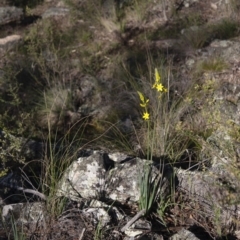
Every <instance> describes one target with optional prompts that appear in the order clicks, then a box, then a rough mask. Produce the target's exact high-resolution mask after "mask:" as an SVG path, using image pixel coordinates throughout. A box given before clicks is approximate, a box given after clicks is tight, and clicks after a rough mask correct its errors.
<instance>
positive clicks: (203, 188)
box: [176, 159, 240, 235]
mask: <svg viewBox="0 0 240 240" xmlns="http://www.w3.org/2000/svg"><path fill="white" fill-rule="evenodd" d="M219 161H221V159H219ZM229 175H230V173H229V172H227V167H226V166H222V172H221V173H220V172H218V173H216V172H213V171H211V170H209V171H205V172H193V171H187V170H182V169H178V170H176V176H177V178H178V180H179V188H180V189H182V190H183V191H184V192H185V193H186V196H189V199H191V200H192V201H194V202H196V203H198V204H199V205H200V206H201V209H203V212H204V215H205V216H206V217H207V218H208V219H209V220H211V222H212V223H213V226H209V229H207V230H209V232H211V231H215V234H226V235H227V234H233V233H234V232H235V231H236V230H239V228H240V225H239V223H238V220H239V218H240V205H239V203H238V198H239V194H238V193H239V186H237V185H239V183H238V182H239V181H237V179H236V178H235V181H234V182H231V181H230V177H229ZM232 180H234V178H233V179H232ZM200 214H202V213H200ZM205 227H206V228H207V227H208V226H205Z"/></svg>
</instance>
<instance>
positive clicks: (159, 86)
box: [156, 83, 164, 92]
mask: <svg viewBox="0 0 240 240" xmlns="http://www.w3.org/2000/svg"><path fill="white" fill-rule="evenodd" d="M156 89H157V91H158V92H163V90H164V86H163V85H162V84H161V83H159V84H157V85H156Z"/></svg>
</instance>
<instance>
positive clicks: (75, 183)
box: [58, 151, 172, 204]
mask: <svg viewBox="0 0 240 240" xmlns="http://www.w3.org/2000/svg"><path fill="white" fill-rule="evenodd" d="M111 156H113V154H111ZM115 156H117V154H116V155H115ZM121 159H122V157H121ZM117 162H118V160H116V162H114V161H113V160H112V159H110V157H109V155H108V154H107V153H105V152H101V151H94V152H93V154H92V155H90V156H88V157H80V158H79V159H78V161H75V162H73V163H72V165H71V166H70V167H69V168H68V169H67V171H66V172H65V174H64V176H63V179H62V181H61V183H60V185H59V191H58V194H59V195H61V196H62V195H63V196H65V197H68V198H70V199H73V200H76V201H78V200H79V198H81V197H82V198H86V199H97V200H103V199H111V200H112V201H117V202H120V203H122V204H124V203H125V202H126V201H128V202H129V203H136V202H137V201H138V200H139V197H140V190H139V177H140V176H139V173H141V172H143V171H144V168H145V167H146V165H148V164H149V161H147V160H142V159H140V158H130V159H126V161H125V160H122V161H121V162H120V161H119V162H120V163H117ZM166 169H167V168H166ZM166 169H164V178H163V182H164V183H165V185H164V187H162V188H161V191H163V192H164V191H165V192H164V194H168V192H169V190H170V189H171V187H170V185H169V183H167V182H168V181H167V179H169V180H170V178H171V177H172V172H171V171H170V172H167V170H166ZM159 172H161V171H160V170H158V169H157V168H156V167H154V168H153V171H152V174H153V178H154V176H156V174H159Z"/></svg>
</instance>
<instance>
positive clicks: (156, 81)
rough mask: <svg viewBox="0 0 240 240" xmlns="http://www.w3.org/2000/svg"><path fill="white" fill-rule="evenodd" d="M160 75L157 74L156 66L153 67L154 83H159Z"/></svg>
mask: <svg viewBox="0 0 240 240" xmlns="http://www.w3.org/2000/svg"><path fill="white" fill-rule="evenodd" d="M160 79H161V77H160V75H159V72H158V70H157V68H155V83H159V82H160Z"/></svg>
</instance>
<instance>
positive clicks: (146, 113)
mask: <svg viewBox="0 0 240 240" xmlns="http://www.w3.org/2000/svg"><path fill="white" fill-rule="evenodd" d="M149 117H150V116H149V113H148V112H144V113H143V116H142V118H143V119H144V120H145V121H147V120H149Z"/></svg>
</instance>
